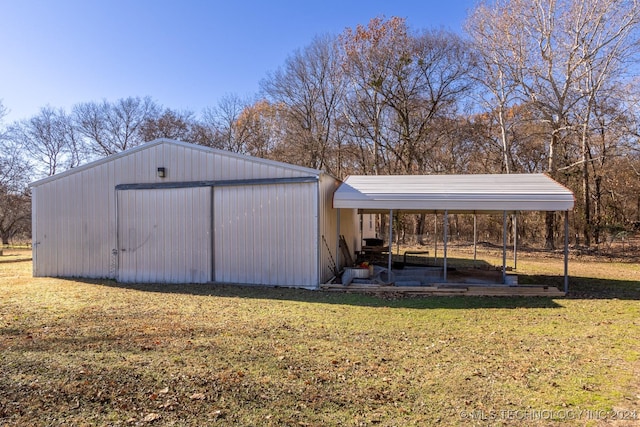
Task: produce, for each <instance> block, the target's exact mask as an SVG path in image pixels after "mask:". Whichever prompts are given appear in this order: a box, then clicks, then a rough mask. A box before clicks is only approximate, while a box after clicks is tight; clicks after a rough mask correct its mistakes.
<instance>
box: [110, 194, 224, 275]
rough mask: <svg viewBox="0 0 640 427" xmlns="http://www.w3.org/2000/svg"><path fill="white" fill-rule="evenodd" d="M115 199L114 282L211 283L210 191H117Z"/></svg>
mask: <svg viewBox="0 0 640 427" xmlns="http://www.w3.org/2000/svg"><path fill="white" fill-rule="evenodd" d="M117 197H118V280H119V281H121V282H127V283H136V282H138V283H206V282H210V281H211V278H212V253H211V240H212V239H211V188H209V187H197V188H172V189H144V190H138V189H136V190H119V191H117Z"/></svg>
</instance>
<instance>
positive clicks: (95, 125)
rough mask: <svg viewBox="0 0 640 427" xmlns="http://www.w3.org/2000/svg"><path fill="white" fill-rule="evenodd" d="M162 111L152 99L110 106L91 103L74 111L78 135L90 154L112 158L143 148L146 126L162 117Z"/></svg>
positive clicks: (120, 102) (120, 101) (124, 100)
mask: <svg viewBox="0 0 640 427" xmlns="http://www.w3.org/2000/svg"><path fill="white" fill-rule="evenodd" d="M158 109H159V107H158V106H157V104H156V103H155V102H154V101H153V100H152V99H151V98H149V97H145V98H132V97H129V98H123V99H119V100H117V101H115V102H114V103H109V102H107V101H106V100H104V101H102V102H101V103H97V102H87V103H82V104H78V105H76V106H75V107H74V109H73V116H74V123H75V128H76V129H77V131H78V132H79V133H80V134H81V135H82V136H83V137H84V138H85V142H86V146H87V147H88V149H89V151H90V153H92V154H93V155H97V156H101V157H102V156H108V155H110V154H114V153H117V152H120V151H124V150H126V149H127V148H132V147H135V146H137V145H140V144H142V143H143V142H145V141H144V137H143V134H142V129H143V124H144V123H145V122H146V121H147V120H149V119H150V118H154V117H156V116H157V115H158Z"/></svg>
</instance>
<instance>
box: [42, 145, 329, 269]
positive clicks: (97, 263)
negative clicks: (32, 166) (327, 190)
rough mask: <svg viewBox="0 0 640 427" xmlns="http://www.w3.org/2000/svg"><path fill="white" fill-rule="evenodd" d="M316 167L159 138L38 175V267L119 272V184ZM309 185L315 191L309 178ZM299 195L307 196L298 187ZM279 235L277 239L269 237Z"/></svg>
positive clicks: (271, 174)
mask: <svg viewBox="0 0 640 427" xmlns="http://www.w3.org/2000/svg"><path fill="white" fill-rule="evenodd" d="M161 166H162V167H165V168H167V177H166V178H164V179H162V178H158V177H157V176H156V169H157V167H161ZM314 173H317V174H319V172H318V171H313V170H311V169H305V168H299V167H295V166H291V167H288V166H287V165H285V164H279V163H276V162H270V161H266V160H262V159H254V158H251V157H246V156H238V155H235V154H233V153H226V152H222V151H220V150H209V149H206V148H204V147H200V146H195V145H191V144H186V143H176V142H171V141H160V142H156V143H150V144H147V145H146V146H141V147H136V148H134V149H132V150H129V151H126V152H124V153H119V154H117V155H115V156H113V157H111V158H106V159H101V160H99V161H96V162H94V163H92V164H89V165H85V166H82V167H80V168H77V169H75V170H71V171H67V172H64V173H62V174H60V175H57V176H54V177H51V178H47V179H44V180H41V181H38V182H36V183H34V184H33V185H32V191H33V198H34V200H35V204H34V210H33V229H34V230H35V231H34V235H33V243H34V248H35V261H34V274H35V275H37V276H73V277H90V278H101V277H111V278H115V276H116V273H117V257H116V256H114V251H115V250H116V245H117V242H116V236H117V230H116V216H117V215H116V191H115V187H116V185H119V184H130V183H160V182H184V181H199V180H222V179H252V178H280V177H304V176H309V175H312V174H314ZM292 187H295V186H292ZM303 187H305V188H306V189H307V191H312V192H313V191H314V190H313V189H310V187H308V186H303ZM286 188H289V187H288V186H287V187H286ZM229 191H231V192H233V191H239V190H237V188H234V189H229ZM313 194H314V195H313V196H308V197H311V198H313V199H314V204H315V205H317V200H316V199H317V195H316V193H315V192H314V193H313ZM296 197H298V198H300V197H299V195H296ZM287 200H288V199H287ZM306 206H307V205H305V209H301V208H298V207H296V208H295V209H297V210H298V211H301V212H302V211H304V212H306V211H307V209H306ZM278 214H279V213H278ZM315 215H317V211H316V212H315V213H314V217H312V218H309V221H310V222H311V223H313V224H314V225H313V226H314V227H317V226H316V223H315V222H314V221H315V220H314V218H315ZM272 243H273V239H272V240H271V241H270V243H269V244H270V245H271V244H272ZM271 251H273V250H271ZM115 253H116V254H117V252H115ZM316 259H317V258H316ZM295 268H298V267H294V269H295ZM305 268H306V267H305ZM314 268H317V267H314ZM305 274H306V273H305ZM294 276H296V277H298V276H301V274H300V273H296V274H295V275H294ZM316 276H317V273H316ZM287 280H291V279H290V278H289V279H287Z"/></svg>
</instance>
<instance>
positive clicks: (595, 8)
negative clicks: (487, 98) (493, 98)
mask: <svg viewBox="0 0 640 427" xmlns="http://www.w3.org/2000/svg"><path fill="white" fill-rule="evenodd" d="M505 10H508V11H509V13H504V11H505ZM637 13H638V5H637V2H636V1H635V0H633V1H624V0H588V1H585V0H533V1H531V0H498V1H496V2H495V3H493V4H492V5H491V6H487V5H484V4H483V5H480V6H479V7H478V8H477V9H476V10H475V11H474V13H473V14H472V16H471V18H470V23H469V25H468V27H469V28H471V29H474V31H473V32H472V34H473V35H474V38H475V39H476V45H478V46H484V47H485V48H484V49H483V53H484V55H483V57H484V58H486V60H487V62H489V63H495V62H496V61H495V60H493V59H492V57H491V55H492V53H491V52H490V51H491V50H492V51H494V52H499V55H500V58H504V60H502V64H503V65H504V66H506V67H503V66H501V67H500V68H499V70H503V71H504V75H505V76H507V77H508V78H509V81H510V82H515V83H517V84H518V91H519V93H520V95H521V96H522V99H523V100H526V101H527V103H529V104H530V105H531V107H532V108H533V110H534V111H535V112H536V114H537V120H538V121H539V122H540V124H541V125H544V126H546V127H547V128H548V135H549V138H548V141H547V167H546V172H547V173H549V174H550V175H551V176H552V177H554V178H556V179H560V178H561V176H560V175H559V174H558V170H559V168H561V167H563V166H565V165H566V164H568V163H569V164H570V163H572V162H573V161H574V160H575V159H574V158H572V156H571V151H570V150H569V149H568V147H569V146H568V144H569V143H570V142H572V140H573V138H574V135H575V130H576V129H577V128H578V127H579V126H581V127H582V129H583V131H584V130H586V129H588V125H587V126H586V127H585V124H588V122H585V121H584V118H587V117H590V116H591V113H590V112H588V108H587V109H584V108H583V107H584V106H585V105H589V102H590V101H589V99H591V100H592V101H594V100H595V99H597V98H596V97H595V93H596V92H598V91H601V90H602V88H603V87H604V86H603V83H604V82H605V81H610V79H611V78H612V76H613V75H614V74H612V71H614V69H615V68H616V67H614V66H613V65H615V63H616V62H617V61H619V60H620V59H621V57H620V55H621V54H622V53H623V52H624V51H625V50H627V49H629V47H630V46H631V45H633V43H631V44H630V38H629V37H628V35H629V34H630V32H631V31H632V29H634V28H635V27H636V26H637V25H636V22H637V17H636V15H637ZM493 55H494V57H495V53H494V54H493ZM494 80H495V79H494ZM488 81H491V80H489V79H488ZM496 82H497V83H498V84H495V83H496ZM492 86H493V88H494V92H497V95H498V96H500V93H499V89H500V81H499V80H497V81H494V84H493V85H492ZM508 87H509V88H511V87H512V86H508ZM587 87H588V89H587V90H585V88H587ZM594 91H595V92H594ZM589 93H591V95H589ZM499 99H500V98H499ZM502 99H503V101H506V100H507V99H506V98H502ZM585 102H586V104H585ZM579 111H581V112H583V120H579V121H577V120H576V118H577V117H578V115H579ZM584 135H585V137H586V134H584ZM583 144H584V147H585V148H584V149H583V150H582V151H583V153H582V160H583V162H584V161H585V158H586V157H588V153H587V151H588V150H587V149H586V144H587V139H586V138H585V139H583ZM561 155H562V156H564V157H561ZM561 161H562V162H563V163H564V164H560V162H561ZM583 179H584V180H585V182H586V181H587V180H588V176H586V175H585V176H584V178H583ZM585 193H586V192H585ZM583 203H585V200H584V199H583ZM587 203H588V202H587ZM587 208H588V207H587ZM587 210H588V209H587ZM587 210H585V211H587ZM586 222H587V223H588V222H589V221H586ZM546 225H547V227H546V246H547V247H549V248H553V247H554V246H555V243H554V231H555V226H554V216H553V213H549V214H548V215H547V220H546ZM587 234H589V233H587Z"/></svg>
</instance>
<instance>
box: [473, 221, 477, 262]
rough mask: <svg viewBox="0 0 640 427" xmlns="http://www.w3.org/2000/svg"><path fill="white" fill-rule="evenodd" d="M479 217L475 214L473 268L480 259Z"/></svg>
mask: <svg viewBox="0 0 640 427" xmlns="http://www.w3.org/2000/svg"><path fill="white" fill-rule="evenodd" d="M476 219H477V215H476V214H475V213H474V214H473V267H474V268H475V266H476V260H477V258H478V247H477V244H478V225H477V223H476Z"/></svg>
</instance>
